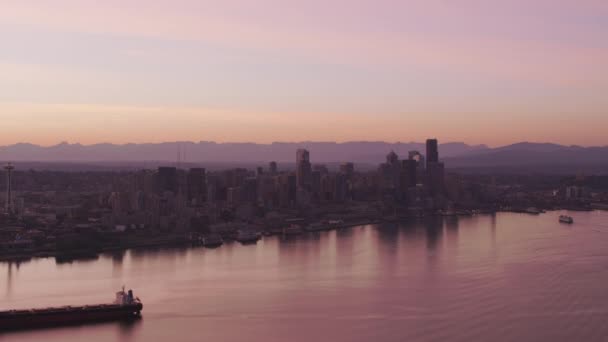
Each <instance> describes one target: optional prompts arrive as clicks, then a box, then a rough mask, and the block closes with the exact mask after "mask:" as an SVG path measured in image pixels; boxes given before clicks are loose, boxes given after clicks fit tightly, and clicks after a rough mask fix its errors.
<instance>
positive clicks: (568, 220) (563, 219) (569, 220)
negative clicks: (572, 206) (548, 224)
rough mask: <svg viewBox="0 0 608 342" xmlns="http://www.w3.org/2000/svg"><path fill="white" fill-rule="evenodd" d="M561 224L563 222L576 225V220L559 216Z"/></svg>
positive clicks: (566, 216)
mask: <svg viewBox="0 0 608 342" xmlns="http://www.w3.org/2000/svg"><path fill="white" fill-rule="evenodd" d="M559 222H561V223H574V219H573V218H572V216H568V215H560V216H559Z"/></svg>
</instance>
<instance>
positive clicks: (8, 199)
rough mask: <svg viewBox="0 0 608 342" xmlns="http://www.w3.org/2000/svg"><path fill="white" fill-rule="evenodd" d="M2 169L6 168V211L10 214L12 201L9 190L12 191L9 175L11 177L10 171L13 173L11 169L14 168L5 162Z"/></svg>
mask: <svg viewBox="0 0 608 342" xmlns="http://www.w3.org/2000/svg"><path fill="white" fill-rule="evenodd" d="M4 169H5V170H6V213H8V214H12V213H13V202H12V194H11V191H12V189H11V186H12V181H11V177H12V173H13V170H14V169H15V167H14V166H13V164H11V163H8V164H6V166H5V167H4Z"/></svg>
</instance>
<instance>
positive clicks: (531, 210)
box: [525, 207, 542, 215]
mask: <svg viewBox="0 0 608 342" xmlns="http://www.w3.org/2000/svg"><path fill="white" fill-rule="evenodd" d="M525 211H526V213H528V214H532V215H538V214H540V213H542V211H541V210H539V209H538V208H535V207H529V208H527V209H526V210H525Z"/></svg>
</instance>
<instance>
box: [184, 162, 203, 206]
mask: <svg viewBox="0 0 608 342" xmlns="http://www.w3.org/2000/svg"><path fill="white" fill-rule="evenodd" d="M187 183H188V200H189V201H193V200H194V201H196V202H197V203H198V204H200V203H202V202H204V201H205V199H206V197H207V176H206V171H205V169H204V168H202V167H197V168H192V169H190V170H188V175H187Z"/></svg>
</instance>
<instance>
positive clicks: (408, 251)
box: [0, 212, 608, 342]
mask: <svg viewBox="0 0 608 342" xmlns="http://www.w3.org/2000/svg"><path fill="white" fill-rule="evenodd" d="M560 214H562V212H550V213H546V214H542V215H539V216H532V215H525V214H510V213H500V214H497V215H495V216H491V215H488V216H475V217H466V218H446V219H444V220H443V219H429V220H427V221H419V222H410V223H404V224H400V225H381V226H361V227H355V228H351V229H345V230H341V231H331V232H322V233H315V234H306V235H302V236H299V237H294V238H290V239H281V238H279V237H271V238H264V239H263V240H262V241H260V242H259V243H258V244H257V245H248V246H241V245H239V244H238V243H233V244H227V245H224V246H222V247H220V248H218V249H205V248H194V249H158V250H145V251H135V250H133V251H128V252H125V253H118V254H114V255H102V256H101V257H100V258H99V259H97V260H93V261H79V262H73V263H64V264H57V263H56V262H55V260H54V259H52V258H49V259H36V260H33V261H30V262H27V263H22V264H20V265H17V264H15V263H13V264H8V263H1V264H0V274H1V275H2V276H1V278H0V309H8V308H29V307H40V306H49V305H67V304H92V303H98V302H108V301H111V300H112V299H113V292H114V291H116V290H117V289H119V288H120V287H121V286H122V285H123V284H126V285H127V287H128V288H133V289H134V291H135V294H136V295H137V296H139V297H140V298H141V299H142V301H143V302H144V311H143V319H142V320H141V321H138V322H136V323H134V324H130V325H129V324H128V325H125V324H121V323H106V324H99V325H92V326H80V327H68V328H57V329H50V330H39V331H27V332H17V333H9V334H3V335H0V340H1V341H42V340H44V341H61V342H66V341H85V340H86V341H88V342H95V341H176V342H177V341H223V342H224V341H244V340H248V341H255V340H260V341H265V342H272V341H281V342H283V341H306V342H310V341H315V340H318V341H332V340H333V341H370V340H376V341H446V340H449V341H577V340H578V341H604V340H605V338H606V337H608V324H606V319H608V295H607V292H606V282H607V281H608V212H583V213H570V215H572V216H573V217H574V220H575V223H574V224H573V225H565V224H560V223H558V221H557V220H558V216H559V215H560Z"/></svg>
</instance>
